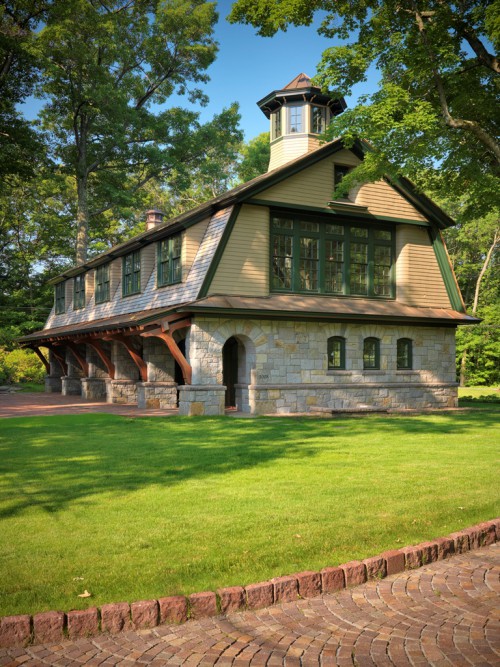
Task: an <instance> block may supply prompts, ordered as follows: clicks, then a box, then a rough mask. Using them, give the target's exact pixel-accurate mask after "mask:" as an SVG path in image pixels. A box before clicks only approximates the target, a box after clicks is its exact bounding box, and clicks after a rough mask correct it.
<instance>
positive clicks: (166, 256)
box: [157, 234, 182, 286]
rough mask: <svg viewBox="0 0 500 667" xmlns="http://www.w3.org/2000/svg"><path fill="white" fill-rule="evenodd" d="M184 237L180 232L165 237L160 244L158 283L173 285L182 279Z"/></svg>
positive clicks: (160, 284)
mask: <svg viewBox="0 0 500 667" xmlns="http://www.w3.org/2000/svg"><path fill="white" fill-rule="evenodd" d="M181 254H182V238H181V235H180V234H177V235H176V236H171V237H170V238H168V239H163V241H160V242H159V244H158V274H157V278H158V280H157V284H158V286H162V285H173V284H174V283H179V282H180V281H181V280H182V262H181Z"/></svg>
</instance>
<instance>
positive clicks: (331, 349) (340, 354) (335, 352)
mask: <svg viewBox="0 0 500 667" xmlns="http://www.w3.org/2000/svg"><path fill="white" fill-rule="evenodd" d="M342 369H345V338H343V337H342V336H332V337H331V338H329V339H328V370H330V371H335V370H342Z"/></svg>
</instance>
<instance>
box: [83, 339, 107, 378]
mask: <svg viewBox="0 0 500 667" xmlns="http://www.w3.org/2000/svg"><path fill="white" fill-rule="evenodd" d="M101 345H102V348H103V350H104V351H105V352H106V354H107V355H108V356H109V357H110V356H111V345H110V344H109V343H107V342H101ZM86 348H87V362H88V365H89V377H90V378H107V377H108V370H107V368H106V366H105V365H104V362H103V361H102V359H101V358H100V356H99V355H98V354H97V352H96V351H95V350H94V348H92V347H91V346H90V345H87V346H86Z"/></svg>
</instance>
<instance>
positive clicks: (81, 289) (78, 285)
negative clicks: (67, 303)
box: [73, 273, 85, 310]
mask: <svg viewBox="0 0 500 667" xmlns="http://www.w3.org/2000/svg"><path fill="white" fill-rule="evenodd" d="M80 308H85V274H84V273H81V274H80V275H79V276H75V277H74V278H73V310H80Z"/></svg>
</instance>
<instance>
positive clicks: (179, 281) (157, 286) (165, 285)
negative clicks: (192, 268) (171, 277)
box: [156, 280, 182, 289]
mask: <svg viewBox="0 0 500 667" xmlns="http://www.w3.org/2000/svg"><path fill="white" fill-rule="evenodd" d="M181 284H182V280H176V281H175V282H173V283H161V284H157V285H156V289H163V288H164V287H172V285H181Z"/></svg>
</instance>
